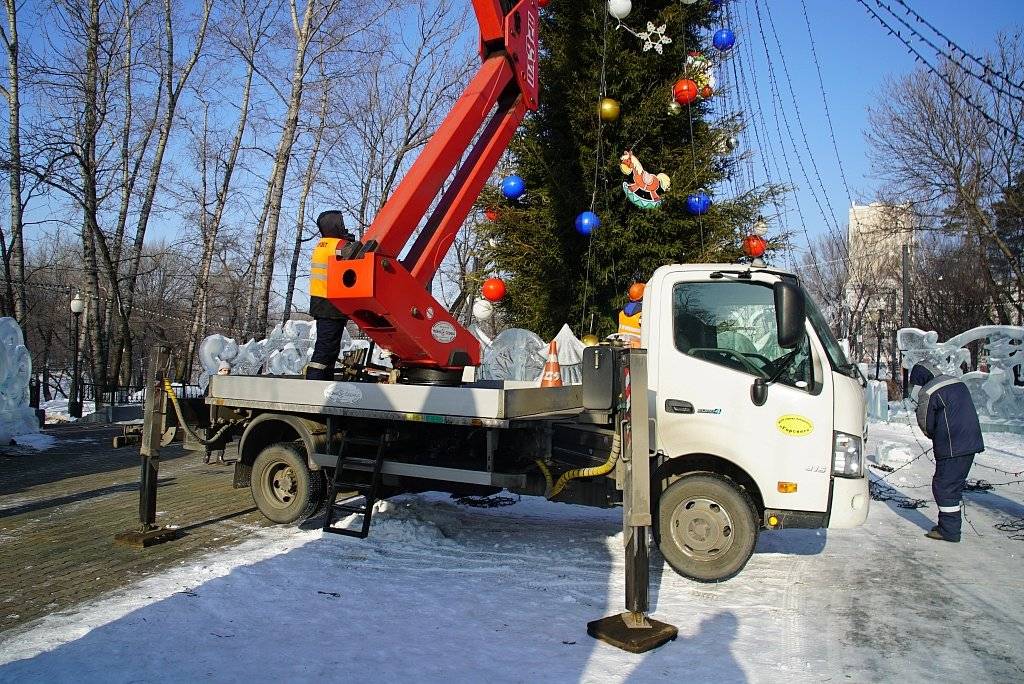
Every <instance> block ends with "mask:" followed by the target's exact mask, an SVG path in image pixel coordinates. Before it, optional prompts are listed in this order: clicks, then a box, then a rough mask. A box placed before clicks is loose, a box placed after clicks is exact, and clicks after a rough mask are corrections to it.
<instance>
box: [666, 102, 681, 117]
mask: <svg viewBox="0 0 1024 684" xmlns="http://www.w3.org/2000/svg"><path fill="white" fill-rule="evenodd" d="M681 111H683V105H681V104H679V103H678V102H676V101H675V100H673V101H672V102H669V103H668V113H669V114H671V115H672V116H675V115H676V114H678V113H679V112H681Z"/></svg>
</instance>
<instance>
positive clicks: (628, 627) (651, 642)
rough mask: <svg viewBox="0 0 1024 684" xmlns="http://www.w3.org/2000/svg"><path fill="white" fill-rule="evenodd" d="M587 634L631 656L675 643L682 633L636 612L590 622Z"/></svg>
mask: <svg viewBox="0 0 1024 684" xmlns="http://www.w3.org/2000/svg"><path fill="white" fill-rule="evenodd" d="M587 634H589V635H590V636H592V637H594V638H595V639H599V640H601V641H603V642H605V643H608V644H611V645H612V646H615V647H616V648H621V649H622V650H624V651H629V652H630V653H646V652H647V651H651V650H654V649H656V648H658V647H659V646H662V645H664V644H667V643H668V642H670V641H673V640H674V639H675V638H676V636H678V635H679V630H678V629H677V628H676V627H674V626H672V625H670V624H667V623H664V622H659V621H658V620H652V619H650V618H647V617H644V616H643V615H642V614H637V613H619V614H618V615H609V616H608V617H605V618H601V619H600V620H594V621H593V622H588V623H587Z"/></svg>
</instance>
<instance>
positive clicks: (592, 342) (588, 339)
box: [580, 333, 601, 347]
mask: <svg viewBox="0 0 1024 684" xmlns="http://www.w3.org/2000/svg"><path fill="white" fill-rule="evenodd" d="M580 342H582V343H583V346H584V347H596V346H597V345H599V344H601V340H599V339H598V338H597V335H595V334H593V333H587V334H586V335H584V336H583V339H582V340H580Z"/></svg>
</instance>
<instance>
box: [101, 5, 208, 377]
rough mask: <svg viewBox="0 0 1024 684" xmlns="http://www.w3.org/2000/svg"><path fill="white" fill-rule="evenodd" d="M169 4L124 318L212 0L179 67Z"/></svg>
mask: <svg viewBox="0 0 1024 684" xmlns="http://www.w3.org/2000/svg"><path fill="white" fill-rule="evenodd" d="M172 8H173V3H172V2H171V0H164V45H163V48H164V56H163V64H162V67H163V75H162V79H161V80H162V82H163V85H164V88H165V89H166V98H167V104H166V108H165V110H164V118H163V122H162V124H161V126H160V137H159V139H158V141H157V144H156V152H155V154H154V156H153V160H152V162H151V164H150V170H149V180H148V183H147V184H146V189H145V190H144V192H143V198H142V206H141V208H140V210H139V216H138V221H137V223H136V226H135V240H134V242H133V243H132V248H131V254H130V257H129V271H128V276H127V278H126V284H127V288H126V293H125V296H124V303H123V305H122V306H123V308H124V311H125V318H130V317H131V313H132V306H133V303H134V300H135V289H136V288H135V285H136V283H135V281H136V279H137V278H138V275H139V264H140V261H141V258H142V244H143V241H144V240H145V237H146V229H147V227H148V225H149V217H150V214H151V213H152V210H153V200H154V197H155V196H156V191H157V187H158V184H159V182H160V170H161V168H162V167H163V159H164V153H165V152H166V150H167V143H168V140H169V139H170V137H171V128H172V126H173V124H174V116H175V112H176V110H177V106H178V101H179V99H180V98H181V94H182V92H183V91H184V89H185V85H186V84H187V82H188V78H189V76H190V75H191V74H192V70H193V69H194V68H195V65H196V63H197V62H198V61H199V57H200V55H202V51H203V43H204V41H205V39H206V28H207V26H208V25H209V21H210V11H211V10H212V9H213V0H203V9H202V14H201V16H200V19H199V26H198V28H197V30H196V38H195V43H194V45H193V48H192V52H191V54H190V55H189V57H188V58H187V59H186V60H185V62H184V64H182V65H181V66H180V67H177V66H176V63H175V55H174V37H175V32H174V24H173V13H172ZM122 338H123V339H120V340H119V342H120V343H121V346H123V347H124V350H125V354H126V357H127V359H128V360H129V363H131V359H132V340H131V335H122Z"/></svg>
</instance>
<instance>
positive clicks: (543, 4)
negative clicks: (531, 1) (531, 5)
mask: <svg viewBox="0 0 1024 684" xmlns="http://www.w3.org/2000/svg"><path fill="white" fill-rule="evenodd" d="M549 2H551V0H537V4H538V5H540V6H541V7H547V6H548V3H549Z"/></svg>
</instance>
